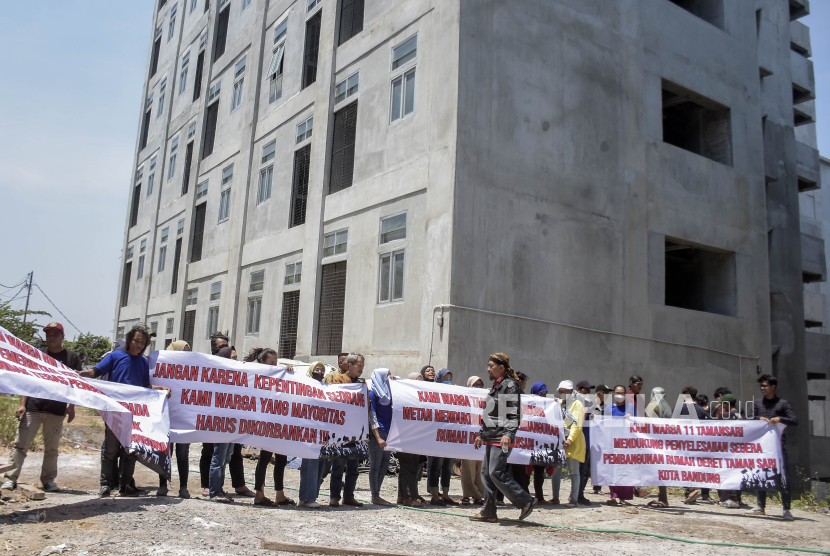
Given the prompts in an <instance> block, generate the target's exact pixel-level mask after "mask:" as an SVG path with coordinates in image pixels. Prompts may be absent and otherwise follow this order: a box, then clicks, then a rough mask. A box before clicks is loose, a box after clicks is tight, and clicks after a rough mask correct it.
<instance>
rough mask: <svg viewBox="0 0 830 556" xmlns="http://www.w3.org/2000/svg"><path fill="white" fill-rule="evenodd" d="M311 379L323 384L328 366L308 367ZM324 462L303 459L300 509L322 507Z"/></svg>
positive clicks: (319, 362) (312, 365)
mask: <svg viewBox="0 0 830 556" xmlns="http://www.w3.org/2000/svg"><path fill="white" fill-rule="evenodd" d="M307 375H308V376H309V378H312V379H314V380H316V381H317V382H320V383H322V382H323V377H324V376H325V375H326V366H325V365H324V364H323V362H322V361H315V362H314V363H312V364H311V365H310V366H309V367H308V373H307ZM324 468H325V465H323V461H321V460H320V459H319V458H303V462H302V464H301V465H300V503H299V504H297V507H299V508H309V509H316V508H319V507H320V504H318V503H317V497H318V496H319V495H320V484H321V483H322V482H323V469H324Z"/></svg>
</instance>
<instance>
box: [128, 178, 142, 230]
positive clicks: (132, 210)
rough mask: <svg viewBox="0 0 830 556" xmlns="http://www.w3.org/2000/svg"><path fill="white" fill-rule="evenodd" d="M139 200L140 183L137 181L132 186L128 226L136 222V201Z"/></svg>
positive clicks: (138, 201)
mask: <svg viewBox="0 0 830 556" xmlns="http://www.w3.org/2000/svg"><path fill="white" fill-rule="evenodd" d="M140 202H141V184H140V183H137V184H136V185H135V187H134V188H133V203H132V206H130V228H132V227H133V226H135V225H136V224H138V203H140Z"/></svg>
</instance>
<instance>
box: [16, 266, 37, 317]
mask: <svg viewBox="0 0 830 556" xmlns="http://www.w3.org/2000/svg"><path fill="white" fill-rule="evenodd" d="M18 276H19V275H18ZM34 277H35V271H34V270H33V271H31V272H30V273H29V286H28V289H29V291H28V292H26V310H25V311H24V312H23V322H26V316H27V315H28V314H29V297H31V295H32V279H33V278H34Z"/></svg>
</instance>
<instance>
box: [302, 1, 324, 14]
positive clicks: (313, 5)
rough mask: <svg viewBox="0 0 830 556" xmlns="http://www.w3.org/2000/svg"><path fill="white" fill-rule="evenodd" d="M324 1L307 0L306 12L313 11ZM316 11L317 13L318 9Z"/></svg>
mask: <svg viewBox="0 0 830 556" xmlns="http://www.w3.org/2000/svg"><path fill="white" fill-rule="evenodd" d="M322 3H323V0H306V10H305V13H307V14H309V15H310V14H311V11H312V10H314V8H316V7H317V6H319V5H320V4H322ZM314 13H317V12H316V11H315V12H314Z"/></svg>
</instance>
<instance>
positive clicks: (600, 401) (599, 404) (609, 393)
mask: <svg viewBox="0 0 830 556" xmlns="http://www.w3.org/2000/svg"><path fill="white" fill-rule="evenodd" d="M595 392H596V395H595V396H594V398H595V400H596V401H595V402H594V414H595V415H604V414H605V409H606V408H605V403H606V397H608V402H612V400H613V395H614V389H613V388H611V387H610V386H608V385H607V384H600V385H598V386H597V387H596V389H595ZM592 419H593V417H592ZM592 424H593V422H592ZM585 453H586V456H590V454H591V444H590V443H589V442H588V441H587V440H586V442H585ZM593 487H594V494H597V495H600V494H605V493H604V492H602V486H600V485H593Z"/></svg>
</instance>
